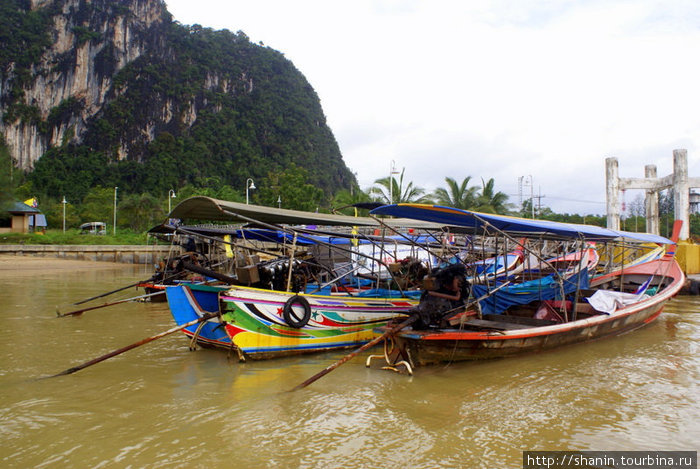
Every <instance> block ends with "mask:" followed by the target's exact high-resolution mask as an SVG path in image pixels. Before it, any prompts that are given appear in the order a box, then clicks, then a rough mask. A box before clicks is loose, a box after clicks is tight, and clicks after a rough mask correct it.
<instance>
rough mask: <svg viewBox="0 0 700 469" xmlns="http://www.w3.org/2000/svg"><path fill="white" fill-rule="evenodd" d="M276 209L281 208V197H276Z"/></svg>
mask: <svg viewBox="0 0 700 469" xmlns="http://www.w3.org/2000/svg"><path fill="white" fill-rule="evenodd" d="M277 208H282V196H281V195H278V196H277Z"/></svg>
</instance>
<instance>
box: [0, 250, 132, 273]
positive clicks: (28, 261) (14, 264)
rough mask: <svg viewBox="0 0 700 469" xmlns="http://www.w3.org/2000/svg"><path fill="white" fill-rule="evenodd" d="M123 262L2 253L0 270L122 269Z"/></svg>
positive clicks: (71, 270) (72, 270)
mask: <svg viewBox="0 0 700 469" xmlns="http://www.w3.org/2000/svg"><path fill="white" fill-rule="evenodd" d="M121 268H124V266H123V265H122V264H115V263H114V262H99V261H85V260H83V261H80V260H74V259H54V258H46V257H32V256H16V255H14V254H6V253H5V254H1V253H0V272H2V273H6V272H10V271H11V272H17V271H18V270H22V271H42V272H43V271H47V270H49V271H56V272H61V271H70V272H74V271H76V270H94V269H121Z"/></svg>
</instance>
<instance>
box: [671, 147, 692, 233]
mask: <svg viewBox="0 0 700 469" xmlns="http://www.w3.org/2000/svg"><path fill="white" fill-rule="evenodd" d="M673 211H674V213H675V217H676V220H682V221H683V226H682V227H681V233H680V236H679V239H681V240H686V239H688V237H689V236H690V226H689V224H690V213H689V211H690V185H689V184H688V151H687V150H673Z"/></svg>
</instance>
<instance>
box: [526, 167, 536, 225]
mask: <svg viewBox="0 0 700 469" xmlns="http://www.w3.org/2000/svg"><path fill="white" fill-rule="evenodd" d="M528 176H529V177H530V211H531V212H532V219H533V220H534V219H535V195H534V193H533V187H534V186H535V183H534V182H532V174H528Z"/></svg>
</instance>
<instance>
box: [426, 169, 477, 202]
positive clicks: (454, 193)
mask: <svg viewBox="0 0 700 469" xmlns="http://www.w3.org/2000/svg"><path fill="white" fill-rule="evenodd" d="M470 180H471V176H467V177H465V178H464V179H463V180H462V183H461V184H457V181H455V180H454V179H452V178H451V177H446V178H445V182H446V183H447V188H442V187H440V188H438V189H436V190H435V192H434V193H433V197H434V198H435V202H436V203H437V204H439V205H447V206H449V207H454V208H459V209H462V210H469V209H471V208H473V207H474V206H475V205H476V199H477V195H478V190H479V188H478V187H476V186H475V187H468V186H469V181H470Z"/></svg>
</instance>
